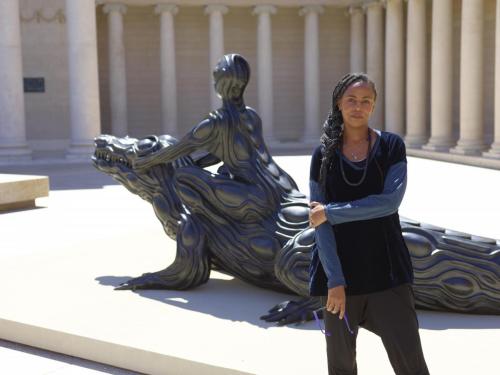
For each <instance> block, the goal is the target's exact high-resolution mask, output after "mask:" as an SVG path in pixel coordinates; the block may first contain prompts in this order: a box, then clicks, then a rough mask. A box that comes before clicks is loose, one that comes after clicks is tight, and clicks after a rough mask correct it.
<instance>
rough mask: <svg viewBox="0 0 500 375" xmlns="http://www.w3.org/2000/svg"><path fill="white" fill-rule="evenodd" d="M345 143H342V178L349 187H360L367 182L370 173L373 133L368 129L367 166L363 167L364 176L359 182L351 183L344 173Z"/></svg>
mask: <svg viewBox="0 0 500 375" xmlns="http://www.w3.org/2000/svg"><path fill="white" fill-rule="evenodd" d="M343 143H344V142H340V172H341V174H342V178H343V179H344V182H345V183H346V184H347V185H349V186H353V187H355V186H359V185H361V184H362V183H363V181H365V178H366V172H367V171H368V161H369V160H368V158H369V156H370V150H371V145H372V133H371V131H370V129H368V150H367V151H366V159H365V165H364V167H363V175H362V176H361V179H360V180H359V181H358V182H351V181H349V180H348V179H347V177H346V175H345V172H344V161H343V160H342V156H343V151H342V149H343V147H342V145H343Z"/></svg>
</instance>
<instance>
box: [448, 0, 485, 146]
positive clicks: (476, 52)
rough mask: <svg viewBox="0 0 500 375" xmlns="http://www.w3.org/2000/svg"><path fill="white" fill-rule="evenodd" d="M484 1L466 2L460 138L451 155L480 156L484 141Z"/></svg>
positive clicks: (463, 34) (463, 19)
mask: <svg viewBox="0 0 500 375" xmlns="http://www.w3.org/2000/svg"><path fill="white" fill-rule="evenodd" d="M483 7H484V4H483V0H464V1H462V33H461V46H460V139H459V141H458V144H457V146H456V147H455V148H453V149H451V150H450V152H452V153H455V154H462V155H478V154H480V153H481V151H482V150H484V148H485V144H484V139H483V137H484V136H483V129H484V124H483V121H484V116H483V17H484V13H483V12H484V9H483Z"/></svg>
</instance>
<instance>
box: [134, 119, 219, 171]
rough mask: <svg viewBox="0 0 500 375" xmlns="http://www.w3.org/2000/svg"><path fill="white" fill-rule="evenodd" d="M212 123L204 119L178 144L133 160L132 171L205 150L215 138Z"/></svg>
mask: <svg viewBox="0 0 500 375" xmlns="http://www.w3.org/2000/svg"><path fill="white" fill-rule="evenodd" d="M215 133H216V131H215V129H214V122H213V121H211V120H210V119H206V120H204V121H202V122H201V123H199V124H198V125H197V126H196V127H195V128H194V129H192V130H191V131H190V132H189V133H187V134H186V135H185V136H184V137H183V138H182V139H181V140H180V141H179V142H178V143H176V144H174V145H171V146H169V147H165V148H163V149H161V150H159V151H156V152H153V153H151V154H148V155H145V156H142V157H140V158H138V159H135V160H133V162H132V164H133V168H134V169H143V168H150V167H152V166H154V165H156V164H161V163H169V162H173V161H174V160H177V159H178V158H180V157H182V156H186V155H189V154H191V153H193V152H195V151H197V150H200V149H205V148H206V146H207V145H208V144H209V143H210V142H216V140H215V141H214V138H215Z"/></svg>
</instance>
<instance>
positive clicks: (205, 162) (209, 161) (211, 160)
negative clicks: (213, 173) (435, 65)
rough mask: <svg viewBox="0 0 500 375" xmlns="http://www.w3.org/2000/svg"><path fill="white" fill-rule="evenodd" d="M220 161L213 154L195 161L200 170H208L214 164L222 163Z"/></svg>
mask: <svg viewBox="0 0 500 375" xmlns="http://www.w3.org/2000/svg"><path fill="white" fill-rule="evenodd" d="M220 161H221V160H220V159H219V158H218V157H217V156H215V155H213V154H205V155H203V156H201V157H200V158H198V159H196V158H195V160H194V163H195V164H196V165H197V166H198V167H200V168H207V167H210V166H212V165H214V164H217V163H220Z"/></svg>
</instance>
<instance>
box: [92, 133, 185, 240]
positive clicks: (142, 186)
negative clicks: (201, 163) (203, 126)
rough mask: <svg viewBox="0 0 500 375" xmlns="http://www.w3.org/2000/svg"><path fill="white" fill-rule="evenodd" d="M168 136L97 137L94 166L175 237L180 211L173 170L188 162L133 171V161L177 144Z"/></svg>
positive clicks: (164, 164)
mask: <svg viewBox="0 0 500 375" xmlns="http://www.w3.org/2000/svg"><path fill="white" fill-rule="evenodd" d="M177 142H178V141H177V139H175V138H173V137H171V136H169V135H162V136H159V137H157V136H148V137H145V138H142V139H136V138H129V137H125V138H118V137H115V136H112V135H104V134H103V135H100V136H98V137H97V138H95V141H94V143H95V152H94V155H93V156H92V162H93V163H94V166H95V167H96V168H97V169H98V170H99V171H101V172H104V173H106V174H108V175H110V176H111V177H113V178H114V179H115V180H117V181H118V182H120V183H121V184H122V185H123V186H125V187H126V188H127V189H128V190H129V191H130V192H132V193H134V194H137V195H139V196H140V197H141V198H142V199H144V200H146V201H148V202H150V203H151V204H152V205H153V207H154V209H155V212H156V214H157V216H158V218H159V219H160V221H162V223H163V224H164V228H165V230H166V231H167V234H168V235H169V236H173V235H175V233H174V232H175V228H176V223H177V221H178V220H179V214H180V212H181V211H182V203H181V202H180V200H179V198H178V196H177V194H176V192H175V188H174V186H173V182H174V173H175V168H177V167H179V166H181V165H186V164H188V162H189V160H187V161H186V160H181V161H176V162H174V163H159V164H156V165H154V166H152V167H150V168H141V169H134V168H133V161H134V160H137V159H138V158H141V157H143V156H148V155H150V154H152V153H155V152H157V151H159V150H161V149H163V148H165V147H169V146H170V145H173V144H175V143H177ZM183 159H186V158H183Z"/></svg>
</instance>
